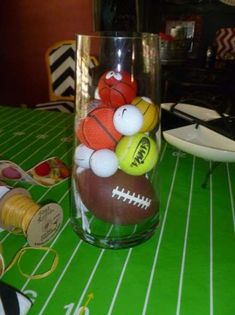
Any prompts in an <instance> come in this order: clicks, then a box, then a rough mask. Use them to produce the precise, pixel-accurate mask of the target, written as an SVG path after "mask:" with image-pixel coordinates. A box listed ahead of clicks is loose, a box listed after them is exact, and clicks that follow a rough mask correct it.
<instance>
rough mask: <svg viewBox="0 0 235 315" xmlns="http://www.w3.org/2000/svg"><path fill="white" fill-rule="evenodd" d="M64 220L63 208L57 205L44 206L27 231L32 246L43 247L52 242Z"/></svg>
mask: <svg viewBox="0 0 235 315" xmlns="http://www.w3.org/2000/svg"><path fill="white" fill-rule="evenodd" d="M62 220H63V211H62V208H61V207H60V206H59V205H58V204H56V203H49V204H47V205H45V206H42V207H41V208H40V209H39V210H38V212H37V213H36V214H35V215H34V217H33V218H32V220H31V222H30V224H29V226H28V229H27V241H28V243H29V245H30V246H32V247H36V246H41V245H43V244H45V243H47V242H48V241H50V240H51V239H52V238H53V237H54V236H55V234H56V233H57V231H58V230H59V228H60V226H61V223H62Z"/></svg>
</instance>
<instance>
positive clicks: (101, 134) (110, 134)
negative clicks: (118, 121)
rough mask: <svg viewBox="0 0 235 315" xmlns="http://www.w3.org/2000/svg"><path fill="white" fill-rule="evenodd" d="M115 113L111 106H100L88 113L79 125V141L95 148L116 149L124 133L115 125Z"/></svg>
mask: <svg viewBox="0 0 235 315" xmlns="http://www.w3.org/2000/svg"><path fill="white" fill-rule="evenodd" d="M113 115H114V109H113V108H110V107H98V108H96V109H94V110H93V111H91V112H90V113H88V115H87V116H86V117H85V118H83V119H82V120H81V121H80V122H79V124H78V126H77V130H76V135H77V138H78V139H79V141H80V142H81V143H82V144H85V145H86V146H87V147H89V148H91V149H93V150H99V149H110V150H114V149H115V147H116V145H117V143H118V141H119V140H120V138H121V137H122V135H121V134H120V133H119V132H118V131H117V130H116V129H115V127H114V124H113Z"/></svg>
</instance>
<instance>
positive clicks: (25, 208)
mask: <svg viewBox="0 0 235 315" xmlns="http://www.w3.org/2000/svg"><path fill="white" fill-rule="evenodd" d="M39 209H40V205H38V204H36V203H35V202H34V201H33V200H32V199H31V198H30V197H29V196H25V195H22V194H15V195H13V196H11V197H10V198H9V199H7V200H6V201H5V203H4V204H3V206H2V210H1V211H0V222H1V224H2V227H3V228H5V229H6V230H10V231H12V232H15V233H19V232H22V233H23V234H24V235H27V228H28V226H29V223H30V222H31V220H32V218H33V216H34V215H35V214H36V213H37V211H38V210H39Z"/></svg>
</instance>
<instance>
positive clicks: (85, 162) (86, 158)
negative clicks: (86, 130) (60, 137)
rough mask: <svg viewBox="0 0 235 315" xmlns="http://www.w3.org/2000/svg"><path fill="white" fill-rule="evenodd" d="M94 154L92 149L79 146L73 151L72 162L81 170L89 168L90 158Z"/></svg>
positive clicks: (82, 145)
mask: <svg viewBox="0 0 235 315" xmlns="http://www.w3.org/2000/svg"><path fill="white" fill-rule="evenodd" d="M93 152H94V150H93V149H90V148H88V147H87V146H86V145H85V144H80V145H79V146H77V147H76V149H75V154H74V161H75V163H76V164H77V165H78V166H80V167H83V168H90V157H91V155H92V153H93Z"/></svg>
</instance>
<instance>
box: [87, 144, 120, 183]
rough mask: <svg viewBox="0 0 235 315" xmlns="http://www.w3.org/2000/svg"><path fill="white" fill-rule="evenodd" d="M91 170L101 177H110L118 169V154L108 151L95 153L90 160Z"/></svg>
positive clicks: (102, 150)
mask: <svg viewBox="0 0 235 315" xmlns="http://www.w3.org/2000/svg"><path fill="white" fill-rule="evenodd" d="M90 166H91V170H92V171H93V172H94V173H95V174H96V175H97V176H101V177H109V176H112V175H113V174H114V173H116V171H117V169H118V159H117V157H116V154H115V153H114V152H113V151H111V150H108V149H101V150H98V151H95V152H94V153H93V154H92V156H91V158H90Z"/></svg>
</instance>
